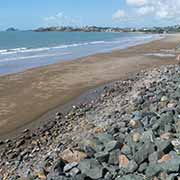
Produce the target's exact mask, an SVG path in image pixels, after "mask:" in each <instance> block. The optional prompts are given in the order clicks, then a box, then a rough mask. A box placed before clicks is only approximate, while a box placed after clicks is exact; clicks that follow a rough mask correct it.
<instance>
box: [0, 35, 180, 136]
mask: <svg viewBox="0 0 180 180" xmlns="http://www.w3.org/2000/svg"><path fill="white" fill-rule="evenodd" d="M179 41H180V35H179V34H177V35H170V36H168V37H166V38H165V39H161V40H156V41H153V42H151V43H148V44H144V45H139V46H135V47H131V48H129V49H125V50H118V51H114V52H112V53H104V54H97V55H93V56H89V57H85V58H81V59H77V60H74V61H68V62H61V63H57V64H54V65H49V66H46V67H41V68H37V69H31V70H27V71H25V72H21V73H17V74H12V75H7V76H2V77H0V136H1V137H11V136H12V135H14V134H17V133H18V132H19V131H21V130H22V129H24V128H27V127H28V128H34V127H37V126H38V125H39V124H40V123H45V122H46V119H47V118H49V117H50V116H51V113H50V112H51V110H52V111H53V109H55V108H59V107H61V105H63V104H65V103H67V102H69V101H71V100H73V99H75V98H76V97H78V96H80V95H81V94H82V93H84V92H86V91H87V90H89V89H92V88H95V87H97V86H100V85H102V84H105V83H108V82H112V81H115V80H118V79H123V78H126V77H127V76H128V75H129V74H130V73H134V72H139V71H140V70H142V69H146V68H151V67H158V66H160V65H163V64H175V63H176V61H175V57H174V56H171V55H169V53H172V55H174V52H173V50H174V48H175V47H176V46H177V44H178V43H179ZM168 51H169V52H168ZM151 53H160V55H159V54H157V56H152V55H151V56H150V55H146V54H151ZM163 53H164V54H166V55H167V56H163V57H162V56H161V55H162V54H163ZM42 117H43V118H42Z"/></svg>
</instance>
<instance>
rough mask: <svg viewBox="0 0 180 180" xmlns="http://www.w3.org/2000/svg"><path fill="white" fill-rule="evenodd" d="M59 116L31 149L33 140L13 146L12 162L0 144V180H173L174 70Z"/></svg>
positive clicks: (179, 107)
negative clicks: (14, 153) (64, 124)
mask: <svg viewBox="0 0 180 180" xmlns="http://www.w3.org/2000/svg"><path fill="white" fill-rule="evenodd" d="M62 116H63V115H62V114H61V113H57V114H56V121H55V122H56V123H55V124H56V125H55V126H53V127H51V128H48V130H47V129H46V131H45V132H44V133H42V132H41V133H40V134H39V137H37V138H34V143H33V148H31V147H32V142H33V141H32V135H31V136H30V138H29V139H30V140H24V138H23V139H22V140H21V141H18V143H17V140H16V149H18V150H19V151H20V153H19V154H18V153H17V154H16V156H14V157H12V154H13V153H11V152H9V151H13V150H14V149H12V147H14V145H13V144H14V143H13V142H9V141H6V142H2V144H4V146H5V147H4V150H5V149H6V151H3V156H1V173H2V172H4V175H2V178H8V179H23V178H26V179H37V180H39V179H40V180H45V179H47V180H91V179H92V180H101V179H105V180H146V179H147V180H151V179H152V180H176V179H180V67H179V66H176V65H173V66H162V67H161V68H159V69H153V70H148V71H142V72H140V73H138V74H135V75H134V76H133V77H132V78H129V79H128V80H127V81H118V82H115V83H112V84H110V85H108V86H107V87H105V88H104V91H103V93H102V94H101V95H100V97H99V99H97V100H96V101H94V102H93V103H91V104H86V105H84V106H79V107H74V108H73V110H72V111H71V112H70V114H69V116H68V117H66V118H65V117H62ZM65 119H66V121H65ZM59 122H61V123H62V122H66V126H63V124H61V123H60V124H61V126H60V125H58V124H59ZM82 124H83V125H82ZM62 127H64V131H60V132H59V131H58V130H59V129H61V128H62ZM70 127H71V128H70ZM27 133H30V132H27ZM45 134H46V135H45ZM55 134H56V136H55ZM35 136H36V133H35V132H34V137H35ZM42 137H44V139H45V140H44V141H45V142H44V141H43V138H42ZM26 141H29V144H27V142H26ZM35 142H36V143H37V142H38V144H35ZM42 142H44V143H42ZM28 147H29V152H27V149H28ZM34 148H35V149H34ZM24 151H26V153H25V154H23V152H24ZM20 155H21V156H20ZM9 156H10V157H9ZM20 157H21V159H20Z"/></svg>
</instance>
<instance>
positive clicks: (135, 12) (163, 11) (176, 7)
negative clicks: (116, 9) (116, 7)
mask: <svg viewBox="0 0 180 180" xmlns="http://www.w3.org/2000/svg"><path fill="white" fill-rule="evenodd" d="M126 4H127V6H128V7H129V8H130V10H131V11H126V12H125V11H124V14H126V16H128V17H129V18H130V17H137V16H139V18H145V17H151V18H152V19H156V20H172V21H177V20H179V19H180V0H126ZM121 11H122V12H123V10H121Z"/></svg>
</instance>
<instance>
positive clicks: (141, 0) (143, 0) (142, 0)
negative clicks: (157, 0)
mask: <svg viewBox="0 0 180 180" xmlns="http://www.w3.org/2000/svg"><path fill="white" fill-rule="evenodd" d="M126 2H127V4H128V5H131V6H143V5H146V4H147V2H148V0H126Z"/></svg>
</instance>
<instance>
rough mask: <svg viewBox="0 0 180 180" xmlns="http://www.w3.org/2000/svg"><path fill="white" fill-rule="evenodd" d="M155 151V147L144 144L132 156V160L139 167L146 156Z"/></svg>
mask: <svg viewBox="0 0 180 180" xmlns="http://www.w3.org/2000/svg"><path fill="white" fill-rule="evenodd" d="M154 151H155V145H154V144H153V143H151V142H147V143H145V144H144V145H143V146H142V147H141V148H140V149H139V150H138V151H137V152H136V153H135V155H134V160H135V161H136V162H137V164H138V165H140V164H141V163H142V162H144V161H145V160H147V159H148V156H149V155H150V154H152V153H153V152H154Z"/></svg>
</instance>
